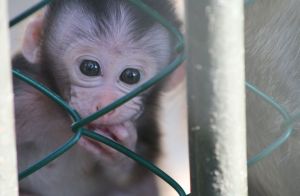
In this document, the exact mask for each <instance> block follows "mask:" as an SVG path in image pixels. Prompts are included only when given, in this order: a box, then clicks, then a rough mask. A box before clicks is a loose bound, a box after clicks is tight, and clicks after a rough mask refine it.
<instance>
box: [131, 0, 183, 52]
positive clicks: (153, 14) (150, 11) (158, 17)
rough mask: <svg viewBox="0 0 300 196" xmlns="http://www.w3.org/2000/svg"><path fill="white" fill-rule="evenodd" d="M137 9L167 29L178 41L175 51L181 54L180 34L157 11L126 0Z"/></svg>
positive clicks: (181, 38)
mask: <svg viewBox="0 0 300 196" xmlns="http://www.w3.org/2000/svg"><path fill="white" fill-rule="evenodd" d="M128 1H130V2H131V3H133V4H134V5H136V6H137V7H138V8H140V9H141V10H143V11H144V12H146V13H147V14H148V15H150V16H151V17H152V18H153V19H155V20H156V21H158V22H159V23H160V24H161V25H163V26H164V27H165V28H167V29H168V30H169V31H170V32H172V33H173V34H174V35H175V37H176V38H177V40H178V43H177V45H176V51H177V52H181V51H182V50H183V49H184V39H183V36H182V34H181V33H180V32H179V31H178V30H177V29H176V28H175V27H174V26H173V25H172V24H171V23H170V22H169V21H168V20H166V19H165V18H164V17H162V16H161V15H160V14H159V13H158V12H157V11H155V10H154V9H152V8H151V7H149V6H148V5H147V4H145V3H143V2H142V1H141V0H128Z"/></svg>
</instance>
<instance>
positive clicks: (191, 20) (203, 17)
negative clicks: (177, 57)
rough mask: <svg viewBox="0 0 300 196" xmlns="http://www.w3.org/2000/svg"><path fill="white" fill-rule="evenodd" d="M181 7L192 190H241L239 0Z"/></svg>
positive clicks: (226, 193)
mask: <svg viewBox="0 0 300 196" xmlns="http://www.w3.org/2000/svg"><path fill="white" fill-rule="evenodd" d="M186 8H187V10H186V13H187V26H188V28H187V34H188V44H187V45H188V54H189V57H188V61H189V62H188V63H189V65H188V111H189V142H190V166H191V188H192V196H199V195H201V196H246V195H247V173H246V169H247V168H246V139H245V138H246V134H245V92H244V91H245V82H244V45H243V43H244V38H243V19H244V16H243V0H201V1H199V0H188V1H186Z"/></svg>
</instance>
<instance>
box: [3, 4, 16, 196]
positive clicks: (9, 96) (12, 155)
mask: <svg viewBox="0 0 300 196" xmlns="http://www.w3.org/2000/svg"><path fill="white" fill-rule="evenodd" d="M8 32H9V30H8V18H7V1H6V0H1V1H0V43H1V44H0V196H8V195H9V196H17V195H18V183H17V182H18V180H17V163H16V147H15V131H14V113H13V92H12V78H11V76H12V72H11V66H10V55H9V36H8Z"/></svg>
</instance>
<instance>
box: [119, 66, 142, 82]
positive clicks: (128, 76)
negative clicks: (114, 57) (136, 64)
mask: <svg viewBox="0 0 300 196" xmlns="http://www.w3.org/2000/svg"><path fill="white" fill-rule="evenodd" d="M140 79H141V73H140V71H139V70H138V69H134V68H127V69H125V70H124V71H123V72H122V73H121V75H120V80H121V81H122V82H124V83H126V84H136V83H138V82H139V81H140Z"/></svg>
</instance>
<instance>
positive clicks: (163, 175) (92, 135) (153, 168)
mask: <svg viewBox="0 0 300 196" xmlns="http://www.w3.org/2000/svg"><path fill="white" fill-rule="evenodd" d="M82 134H83V135H85V136H88V137H89V138H92V139H95V140H97V141H100V142H102V143H104V144H106V145H109V146H110V147H113V148H114V149H116V150H117V151H119V152H121V153H123V154H126V155H127V156H128V157H130V158H131V159H133V160H134V161H136V162H137V163H139V164H141V165H142V166H144V167H146V168H147V169H149V170H150V171H152V173H154V174H156V175H157V176H159V177H160V178H161V179H163V180H164V181H165V182H167V183H168V184H169V185H170V186H172V187H173V188H174V189H175V190H176V191H177V193H178V194H179V195H180V196H186V193H185V192H184V190H183V189H182V187H181V186H180V185H179V184H178V183H177V182H176V181H175V180H173V179H172V178H171V177H170V176H169V175H168V174H166V173H165V172H164V171H162V170H161V169H159V168H158V167H156V166H155V165H154V164H152V163H151V162H149V161H147V160H145V159H144V158H142V157H141V156H139V155H137V154H136V153H134V152H133V151H131V150H129V149H128V148H124V146H122V145H120V144H118V143H116V142H114V141H112V140H110V139H108V138H106V137H104V136H102V135H99V134H97V133H95V132H92V131H89V130H87V129H84V131H83V133H82Z"/></svg>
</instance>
